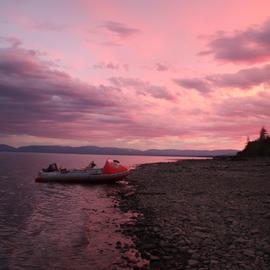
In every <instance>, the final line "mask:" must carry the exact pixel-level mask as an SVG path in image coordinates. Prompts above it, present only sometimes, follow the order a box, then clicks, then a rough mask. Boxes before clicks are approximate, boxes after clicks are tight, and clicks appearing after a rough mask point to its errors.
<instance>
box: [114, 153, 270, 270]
mask: <svg viewBox="0 0 270 270" xmlns="http://www.w3.org/2000/svg"><path fill="white" fill-rule="evenodd" d="M118 197H119V199H120V208H121V210H122V211H123V212H131V211H132V212H136V213H138V215H137V216H136V220H135V222H133V223H130V224H125V225H123V227H122V229H123V230H124V232H125V234H127V235H129V236H130V237H132V239H133V241H134V243H135V246H136V249H137V250H138V253H139V254H140V257H142V258H143V259H144V260H145V263H144V264H143V265H135V264H132V263H133V262H132V261H130V262H128V263H127V264H128V265H129V266H130V267H133V268H134V269H164V270H165V269H200V270H206V269H213V270H219V269H231V270H234V269H235V270H236V269H250V270H254V269H263V270H264V269H265V270H268V269H270V211H269V210H270V159H242V160H237V159H233V158H231V159H230V158H227V159H213V160H181V161H176V162H171V163H154V164H146V165H140V166H138V167H137V168H136V169H135V170H133V171H132V172H131V173H130V175H129V177H128V185H127V186H124V187H122V188H120V190H119V194H118ZM137 256H139V255H138V254H137ZM127 260H128V258H127Z"/></svg>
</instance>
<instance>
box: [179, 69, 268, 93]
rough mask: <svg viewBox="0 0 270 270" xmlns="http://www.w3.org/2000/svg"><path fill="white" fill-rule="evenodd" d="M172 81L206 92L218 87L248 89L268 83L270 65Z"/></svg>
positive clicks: (184, 86)
mask: <svg viewBox="0 0 270 270" xmlns="http://www.w3.org/2000/svg"><path fill="white" fill-rule="evenodd" d="M174 82H175V83H176V84H177V85H179V86H181V87H183V88H186V89H195V90H197V91H198V92H200V93H207V92H210V91H213V90H215V89H220V88H237V89H242V90H249V89H250V88H252V87H254V86H258V85H260V84H266V85H269V84H270V65H264V66H262V67H253V68H246V69H241V70H239V71H238V72H235V73H224V74H213V75H208V76H205V77H204V78H192V79H185V78H181V79H174Z"/></svg>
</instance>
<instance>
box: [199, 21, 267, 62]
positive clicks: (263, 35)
mask: <svg viewBox="0 0 270 270" xmlns="http://www.w3.org/2000/svg"><path fill="white" fill-rule="evenodd" d="M208 48H209V49H208V50H206V51H202V52H200V53H199V54H200V55H209V54H210V55H213V56H214V58H215V59H216V60H220V61H225V62H233V63H247V64H254V63H261V62H265V61H268V60H269V59H270V20H268V21H266V22H265V23H264V24H262V25H260V26H257V27H249V28H248V29H246V30H244V31H237V32H234V33H233V34H227V33H224V32H221V33H219V34H217V35H216V37H215V38H213V39H212V40H211V41H210V42H209V43H208Z"/></svg>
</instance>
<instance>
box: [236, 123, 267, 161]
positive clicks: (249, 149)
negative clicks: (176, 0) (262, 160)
mask: <svg viewBox="0 0 270 270" xmlns="http://www.w3.org/2000/svg"><path fill="white" fill-rule="evenodd" d="M237 155H238V156H243V157H270V137H269V135H268V133H267V131H266V129H265V128H264V127H263V128H262V129H261V131H260V135H259V138H258V139H256V140H254V141H249V140H248V142H247V145H246V147H245V148H244V150H242V151H240V152H238V153H237Z"/></svg>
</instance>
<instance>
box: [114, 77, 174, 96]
mask: <svg viewBox="0 0 270 270" xmlns="http://www.w3.org/2000/svg"><path fill="white" fill-rule="evenodd" d="M110 82H111V83H113V84H114V85H115V86H116V87H120V88H127V87H131V88H133V89H135V90H136V92H137V93H138V94H139V95H144V96H145V95H150V96H152V97H154V98H158V99H165V100H174V99H175V96H174V95H172V94H171V93H170V91H169V90H168V89H167V88H166V87H163V86H157V85H152V84H150V83H148V82H144V81H142V80H139V79H133V78H121V77H117V78H116V77H113V78H110Z"/></svg>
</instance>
